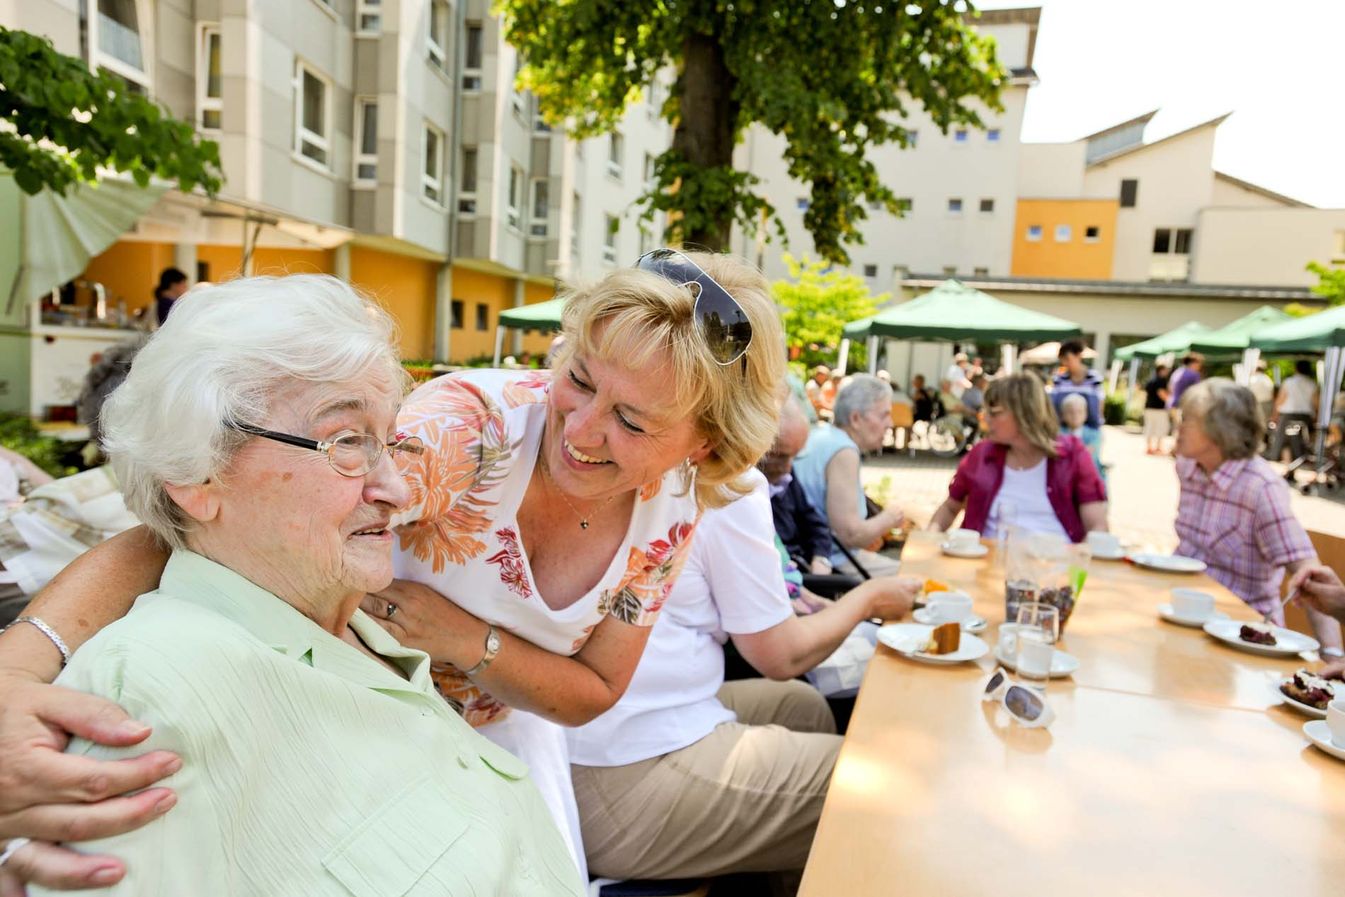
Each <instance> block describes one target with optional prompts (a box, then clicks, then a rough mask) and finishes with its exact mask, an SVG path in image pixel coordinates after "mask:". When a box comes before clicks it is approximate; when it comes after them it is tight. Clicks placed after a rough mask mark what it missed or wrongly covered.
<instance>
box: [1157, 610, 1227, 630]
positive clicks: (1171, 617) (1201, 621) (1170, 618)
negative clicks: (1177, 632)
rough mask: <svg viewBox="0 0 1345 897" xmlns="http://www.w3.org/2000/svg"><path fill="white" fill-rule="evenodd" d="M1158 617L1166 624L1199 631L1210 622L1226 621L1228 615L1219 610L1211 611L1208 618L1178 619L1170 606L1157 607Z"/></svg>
mask: <svg viewBox="0 0 1345 897" xmlns="http://www.w3.org/2000/svg"><path fill="white" fill-rule="evenodd" d="M1158 615H1159V616H1160V617H1162V618H1163V619H1164V620H1165V621H1167V622H1168V623H1176V624H1177V625H1178V626H1189V627H1191V628H1192V629H1200V628H1202V627H1203V626H1204V625H1205V624H1206V623H1208V622H1210V621H1211V620H1215V621H1217V620H1227V619H1228V614H1226V613H1224V612H1223V611H1221V610H1216V611H1213V612H1212V613H1211V614H1210V615H1209V616H1208V617H1179V616H1177V612H1176V611H1175V610H1173V609H1172V605H1171V604H1160V605H1158Z"/></svg>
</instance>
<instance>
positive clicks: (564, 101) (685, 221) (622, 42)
mask: <svg viewBox="0 0 1345 897" xmlns="http://www.w3.org/2000/svg"><path fill="white" fill-rule="evenodd" d="M496 8H497V9H498V10H499V12H500V13H501V15H502V18H503V22H504V27H505V35H506V38H507V40H508V41H509V42H510V43H511V44H513V45H514V46H515V47H517V48H518V50H519V52H520V53H522V54H523V56H524V58H525V60H526V63H527V64H526V66H525V67H524V69H523V70H522V73H521V78H522V81H523V84H524V86H525V87H527V88H528V89H530V90H532V92H533V93H534V94H535V95H536V96H537V99H538V102H539V104H540V107H541V110H542V112H543V114H544V115H545V116H546V117H547V119H548V120H549V121H552V122H553V123H560V122H565V123H566V124H567V125H568V126H569V127H570V128H571V131H572V133H573V134H574V136H575V137H577V138H584V137H591V136H594V135H597V134H601V133H604V132H607V131H610V130H611V129H613V128H614V127H616V126H617V124H619V122H620V121H621V118H622V115H623V114H624V112H625V110H626V108H627V106H628V104H629V103H631V102H632V101H634V100H636V99H638V98H639V97H640V96H641V95H642V94H643V93H644V92H645V91H646V90H647V89H648V88H649V86H650V84H651V82H653V80H654V78H655V76H656V75H657V73H659V72H660V71H661V70H663V69H664V68H665V67H671V68H672V70H673V71H675V73H676V80H675V83H674V85H673V90H672V92H671V95H670V96H669V98H668V99H667V101H666V102H664V103H663V107H662V110H661V112H662V115H663V116H664V117H665V118H666V119H667V120H668V121H670V122H671V123H672V124H673V125H674V127H675V131H674V137H673V143H672V146H671V147H670V148H669V149H668V150H667V151H666V152H664V153H663V154H662V155H661V156H659V158H658V160H657V162H656V164H655V172H654V175H655V182H654V184H653V186H651V188H650V190H649V191H648V192H646V194H645V195H644V196H643V197H642V198H641V203H642V205H643V217H644V218H646V219H648V218H651V217H652V216H653V215H654V213H655V212H657V211H664V212H667V213H669V215H668V229H667V234H666V236H667V237H668V238H669V239H670V240H673V241H676V240H679V239H681V240H686V241H688V242H694V243H700V244H703V245H706V246H709V247H711V248H716V249H723V248H727V246H728V238H729V232H730V230H731V228H732V225H733V224H734V223H735V222H736V223H738V224H739V225H741V226H743V227H744V229H745V230H746V231H747V232H749V233H754V232H755V230H756V228H757V227H758V226H759V225H760V223H761V221H762V220H763V219H769V220H772V221H774V223H775V230H776V232H777V233H778V234H780V235H783V233H784V229H783V227H782V226H781V225H780V222H779V219H778V217H777V216H776V214H775V209H774V208H773V207H772V206H771V205H770V203H769V202H768V201H767V200H766V199H765V198H764V197H762V196H761V195H760V194H759V193H757V192H756V190H755V188H756V187H757V184H758V179H757V178H756V177H754V176H753V175H752V174H751V173H749V172H745V171H739V170H736V169H735V168H734V167H733V148H734V146H735V144H736V143H737V142H738V140H739V139H740V138H741V136H742V135H743V133H744V131H745V130H746V129H747V128H748V127H749V126H750V125H752V124H754V123H759V124H760V125H762V126H764V127H765V128H766V129H768V130H769V131H771V132H772V133H774V134H777V135H780V136H781V137H783V138H784V140H785V144H786V145H785V151H784V152H785V159H786V162H787V164H788V167H789V173H790V175H791V176H792V177H794V178H796V179H797V180H799V181H801V182H803V183H805V184H810V185H811V188H812V196H811V201H810V203H809V207H808V211H807V213H806V214H805V216H804V224H805V225H806V226H807V228H808V230H809V232H810V233H811V234H812V236H813V241H814V245H815V247H816V250H817V252H818V253H819V254H821V255H822V256H823V257H824V258H826V259H828V260H829V261H832V262H835V263H838V264H846V263H848V262H849V256H848V253H847V252H846V249H845V247H846V244H854V243H861V242H862V241H863V238H862V234H861V232H860V229H859V228H860V224H861V222H862V221H863V220H864V219H865V218H866V217H867V213H866V209H865V205H866V204H867V203H870V202H876V203H879V204H880V205H881V206H882V207H884V208H886V209H887V210H888V211H889V212H891V213H892V214H894V215H895V214H900V213H901V212H900V209H899V208H898V205H897V201H896V197H895V196H894V195H893V194H892V192H891V190H889V189H888V188H887V187H885V186H884V185H883V184H882V182H881V181H880V179H879V177H878V172H877V171H876V169H875V168H874V166H873V164H872V163H871V162H870V161H869V160H868V158H867V152H868V150H869V149H870V148H871V147H873V146H876V145H879V144H884V143H891V142H896V143H898V144H900V145H902V146H906V145H909V142H910V132H909V131H908V130H907V128H906V127H905V126H904V124H903V117H904V116H905V115H906V114H907V113H908V111H909V110H910V109H911V107H913V106H915V107H920V108H923V110H924V111H925V112H926V113H927V114H928V115H929V116H930V118H932V119H933V121H934V123H935V124H936V125H937V126H938V127H939V128H940V129H941V130H943V131H945V132H946V131H947V130H948V128H949V127H951V126H953V125H955V124H957V125H967V126H971V127H980V126H981V120H980V117H979V115H978V114H977V111H976V110H977V107H981V108H989V109H999V108H1000V105H999V92H1000V89H1001V87H1002V85H1003V83H1004V81H1005V77H1006V76H1005V73H1004V71H1003V69H1002V67H1001V66H1000V64H999V63H998V62H997V61H996V59H995V54H994V42H993V41H992V40H991V39H990V38H988V37H985V36H981V35H978V34H976V33H975V32H974V31H972V30H971V29H970V28H969V27H968V25H967V21H966V16H967V14H968V11H969V4H967V3H965V2H963V0H957V2H956V3H949V2H947V0H912V2H902V3H896V2H892V0H654V2H650V3H628V2H625V0H497V2H496Z"/></svg>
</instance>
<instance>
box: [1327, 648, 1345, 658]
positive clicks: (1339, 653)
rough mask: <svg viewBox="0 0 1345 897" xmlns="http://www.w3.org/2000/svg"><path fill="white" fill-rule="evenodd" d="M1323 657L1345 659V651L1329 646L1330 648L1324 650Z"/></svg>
mask: <svg viewBox="0 0 1345 897" xmlns="http://www.w3.org/2000/svg"><path fill="white" fill-rule="evenodd" d="M1322 656H1323V657H1345V650H1341V649H1340V648H1332V647H1330V646H1328V647H1325V648H1323V649H1322Z"/></svg>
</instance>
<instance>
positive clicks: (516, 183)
mask: <svg viewBox="0 0 1345 897" xmlns="http://www.w3.org/2000/svg"><path fill="white" fill-rule="evenodd" d="M522 202H523V170H522V169H521V168H518V167H517V166H515V167H512V168H510V169H509V206H508V208H507V210H506V216H505V220H506V222H507V223H508V224H509V226H510V227H518V226H519V208H520V206H521V205H522Z"/></svg>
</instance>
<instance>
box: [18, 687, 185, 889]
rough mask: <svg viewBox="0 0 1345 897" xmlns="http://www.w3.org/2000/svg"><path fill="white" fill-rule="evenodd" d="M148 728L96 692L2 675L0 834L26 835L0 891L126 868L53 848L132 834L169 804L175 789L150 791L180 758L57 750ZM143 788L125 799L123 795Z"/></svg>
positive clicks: (127, 737) (69, 884)
mask: <svg viewBox="0 0 1345 897" xmlns="http://www.w3.org/2000/svg"><path fill="white" fill-rule="evenodd" d="M149 734H150V729H149V727H148V726H146V725H144V724H143V723H139V722H136V721H135V720H133V719H131V718H130V717H129V716H127V714H126V712H125V711H123V710H122V709H121V708H120V707H118V706H117V705H116V704H114V703H112V702H110V701H106V700H104V699H102V698H98V697H95V696H93V695H86V694H82V693H80V692H75V691H70V690H68V689H65V688H61V687H59V686H55V685H48V684H46V683H42V682H38V681H35V680H34V679H33V678H31V677H29V676H27V675H24V674H19V673H14V672H10V671H6V672H4V673H0V840H3V839H6V838H16V837H25V838H32V839H34V840H33V843H32V844H30V845H28V846H26V847H24V848H22V849H21V850H19V851H18V852H17V853H16V854H15V855H14V856H13V857H12V858H11V859H10V860H9V862H7V863H6V864H5V867H4V870H0V874H3V875H4V876H7V877H8V879H9V880H8V881H4V880H3V879H0V888H8V889H9V890H0V894H10V893H22V891H21V890H18V887H19V886H18V885H16V884H15V882H16V880H21V881H27V882H31V883H35V884H41V885H45V886H47V887H51V888H76V887H102V886H106V885H109V884H112V883H114V882H116V881H118V880H119V879H120V878H121V877H122V876H123V875H124V874H125V868H124V866H123V865H122V864H121V862H120V861H118V860H117V859H115V858H113V857H107V856H85V855H83V854H79V853H76V852H75V851H73V850H68V849H66V848H62V847H58V846H55V844H54V843H44V842H59V841H88V840H92V839H95V838H105V837H109V836H111V835H116V834H120V833H122V832H128V831H133V830H135V829H137V828H140V827H141V826H143V825H145V824H146V823H148V822H150V821H151V820H153V819H155V818H157V817H158V816H161V815H162V814H163V813H166V812H167V811H168V810H170V809H171V808H172V807H173V805H174V804H175V803H176V796H175V795H174V793H173V792H172V791H171V790H169V789H167V788H151V787H150V786H151V785H153V784H154V783H155V782H157V781H159V780H160V779H162V778H164V777H165V776H169V775H172V774H173V773H174V772H176V771H177V770H178V769H179V768H180V767H181V765H182V763H181V761H180V760H179V759H178V758H177V756H176V755H174V754H171V753H168V752H167V751H151V752H150V753H148V754H145V755H143V756H140V757H134V758H131V759H129V760H93V759H91V758H89V757H85V756H81V755H78V754H67V753H63V752H64V750H65V747H66V744H67V743H68V742H69V740H70V738H71V737H72V736H79V737H82V738H87V739H88V740H90V741H93V742H95V743H97V744H102V745H108V746H113V747H128V746H131V745H135V744H138V743H140V742H141V741H143V740H144V739H145V738H147V737H148V736H149ZM140 789H147V790H144V791H140V793H138V794H135V795H133V796H130V797H126V796H123V795H125V794H127V792H132V791H139V790H140Z"/></svg>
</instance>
